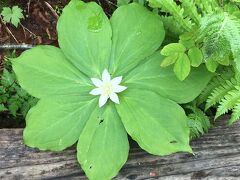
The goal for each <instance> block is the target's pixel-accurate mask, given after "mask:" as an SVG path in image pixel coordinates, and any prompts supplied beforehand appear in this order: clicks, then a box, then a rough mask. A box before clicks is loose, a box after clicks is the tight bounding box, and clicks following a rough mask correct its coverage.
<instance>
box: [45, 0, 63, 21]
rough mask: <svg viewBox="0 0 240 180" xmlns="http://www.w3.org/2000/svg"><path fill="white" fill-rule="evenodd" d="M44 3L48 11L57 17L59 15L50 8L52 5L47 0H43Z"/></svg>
mask: <svg viewBox="0 0 240 180" xmlns="http://www.w3.org/2000/svg"><path fill="white" fill-rule="evenodd" d="M44 3H45V4H46V6H47V7H48V8H49V9H50V11H51V12H52V13H53V15H54V16H55V17H56V18H57V19H58V18H59V16H58V14H57V13H56V11H55V10H54V9H53V8H52V6H51V5H50V4H49V3H48V2H46V1H44Z"/></svg>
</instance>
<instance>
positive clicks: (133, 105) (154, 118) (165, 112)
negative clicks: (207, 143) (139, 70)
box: [116, 89, 191, 155]
mask: <svg viewBox="0 0 240 180" xmlns="http://www.w3.org/2000/svg"><path fill="white" fill-rule="evenodd" d="M121 100H122V102H121V105H116V108H117V111H118V113H119V115H120V117H121V119H122V122H123V124H124V126H125V128H126V130H127V132H128V134H129V135H130V136H131V137H132V138H133V139H134V140H136V141H137V142H138V144H139V145H140V146H141V148H143V149H144V150H146V151H148V152H149V153H151V154H155V155H168V154H171V153H175V152H178V151H186V152H191V148H190V146H189V129H188V126H187V117H186V115H185V113H184V110H183V109H182V108H181V107H180V106H179V105H178V104H177V103H175V102H173V101H171V100H168V99H166V98H163V97H161V96H160V95H158V94H156V93H154V92H151V91H146V90H141V89H129V90H127V91H126V92H125V93H123V94H122V97H121Z"/></svg>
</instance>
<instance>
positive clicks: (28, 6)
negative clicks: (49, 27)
mask: <svg viewBox="0 0 240 180" xmlns="http://www.w3.org/2000/svg"><path fill="white" fill-rule="evenodd" d="M30 4H31V0H29V1H28V3H27V9H28V14H29V12H30Z"/></svg>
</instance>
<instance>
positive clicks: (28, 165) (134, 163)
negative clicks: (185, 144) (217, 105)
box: [0, 117, 240, 180]
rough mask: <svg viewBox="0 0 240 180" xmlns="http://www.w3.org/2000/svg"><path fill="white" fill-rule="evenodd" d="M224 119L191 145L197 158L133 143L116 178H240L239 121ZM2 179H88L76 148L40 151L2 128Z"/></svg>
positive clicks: (17, 133) (18, 132) (18, 131)
mask: <svg viewBox="0 0 240 180" xmlns="http://www.w3.org/2000/svg"><path fill="white" fill-rule="evenodd" d="M224 119H226V117H225V118H223V119H221V120H218V122H217V123H216V127H214V128H213V129H211V130H210V132H209V133H208V134H206V135H204V136H203V137H201V138H200V139H198V140H195V141H193V142H192V143H191V144H192V147H193V151H194V153H195V156H193V155H191V154H186V153H177V154H174V155H170V156H166V157H158V156H153V155H150V154H148V153H146V152H144V151H143V150H141V149H139V148H138V146H137V145H136V144H134V143H132V148H131V150H130V155H129V159H128V161H127V163H126V164H125V166H124V167H123V168H122V170H121V171H120V173H119V175H118V176H117V177H116V179H170V180H171V179H203V178H205V179H240V122H238V123H236V124H234V125H233V126H231V127H228V126H227V125H225V122H226V120H224ZM103 166H104V164H103ZM0 179H1V180H2V179H3V180H5V179H6V180H12V179H14V180H15V179H16V180H18V179H24V180H25V179H86V177H85V175H84V172H83V171H82V170H81V168H80V167H79V164H78V162H77V160H76V151H75V147H73V148H70V149H68V150H65V151H63V152H60V153H52V152H43V151H38V150H36V149H31V148H28V147H26V146H24V145H23V143H22V129H0Z"/></svg>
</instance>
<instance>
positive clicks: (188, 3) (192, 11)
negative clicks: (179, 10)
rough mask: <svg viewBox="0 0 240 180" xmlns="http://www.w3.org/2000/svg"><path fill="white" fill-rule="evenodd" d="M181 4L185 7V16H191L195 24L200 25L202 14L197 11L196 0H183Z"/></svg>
mask: <svg viewBox="0 0 240 180" xmlns="http://www.w3.org/2000/svg"><path fill="white" fill-rule="evenodd" d="M181 3H182V4H181V6H182V7H183V9H184V14H185V16H188V17H190V18H191V19H192V20H193V21H194V23H195V24H197V25H199V23H200V19H201V15H200V14H199V13H198V11H197V7H196V4H195V3H194V0H181Z"/></svg>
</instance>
